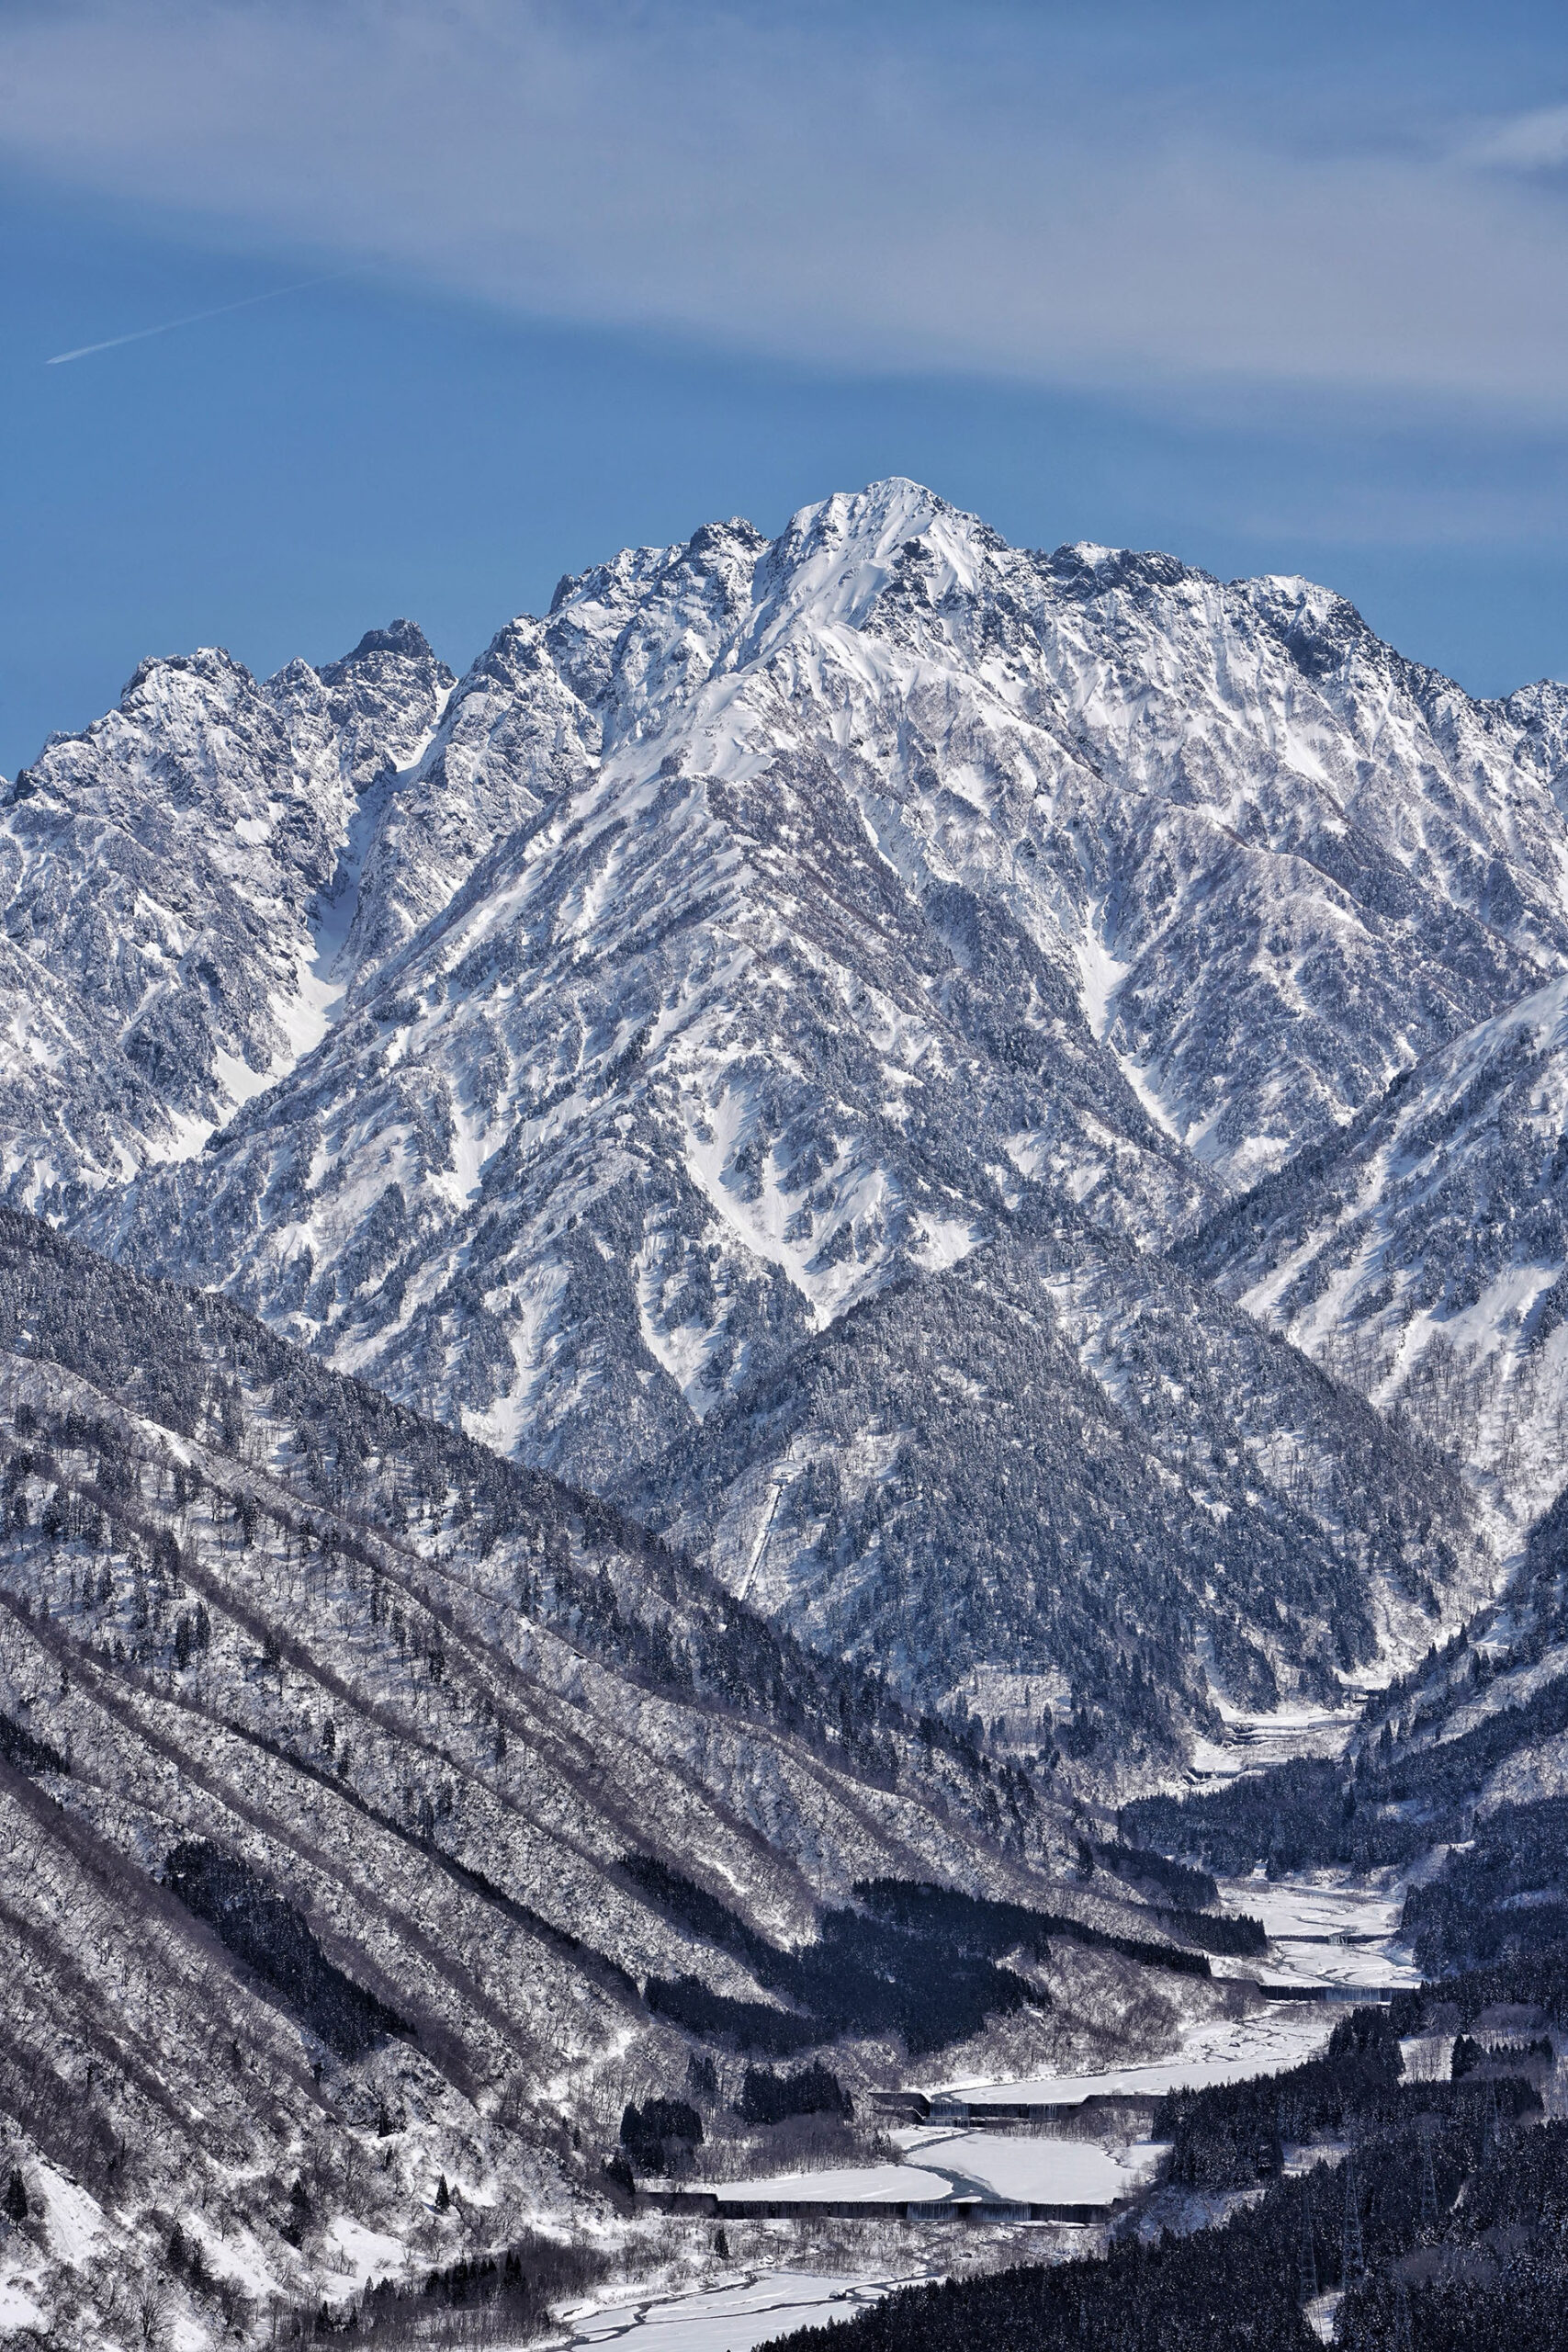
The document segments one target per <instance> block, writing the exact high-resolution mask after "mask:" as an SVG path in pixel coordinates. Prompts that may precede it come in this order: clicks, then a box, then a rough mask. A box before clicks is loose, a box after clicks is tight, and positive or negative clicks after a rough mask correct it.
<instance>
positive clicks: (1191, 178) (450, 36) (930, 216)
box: [0, 0, 1568, 406]
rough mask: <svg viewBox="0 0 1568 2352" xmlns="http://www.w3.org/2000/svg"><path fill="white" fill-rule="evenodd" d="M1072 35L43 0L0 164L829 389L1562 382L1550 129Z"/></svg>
mask: <svg viewBox="0 0 1568 2352" xmlns="http://www.w3.org/2000/svg"><path fill="white" fill-rule="evenodd" d="M1129 21H1131V22H1135V16H1134V18H1130V19H1129ZM1150 21H1151V22H1152V21H1153V19H1152V18H1151V20H1150ZM1088 23H1089V19H1088V18H1087V17H1085V16H1084V14H1083V13H1082V12H1080V11H1079V10H1077V9H1076V8H1068V7H1064V8H1063V9H1061V10H1060V11H1057V10H1054V9H1051V8H1048V7H1042V8H1035V9H1010V8H1008V7H1005V6H1000V5H998V6H985V5H982V0H975V5H974V6H972V7H965V8H964V9H963V10H953V9H946V8H942V9H931V10H926V9H922V8H920V7H919V6H915V5H910V6H908V7H906V8H902V9H900V10H898V11H897V12H892V11H888V10H885V9H883V8H881V7H874V6H866V7H863V8H861V9H858V10H857V9H856V8H853V7H850V8H847V9H845V8H840V9H838V10H834V11H829V10H828V9H826V8H824V7H820V6H817V5H815V0H801V5H797V6H795V7H794V8H793V9H790V8H783V7H778V6H773V7H769V8H766V9H764V8H762V7H761V6H749V5H744V0H729V5H721V0H680V4H679V5H674V0H641V4H640V5H633V4H632V0H626V5H615V0H577V5H574V6H562V5H557V0H504V5H502V0H458V5H455V6H446V7H444V8H443V9H441V10H439V11H436V10H434V9H431V8H429V7H428V6H424V5H414V0H327V5H323V4H322V0H311V5H310V6H303V5H300V0H267V5H266V6H254V5H249V0H206V4H205V5H202V6H195V5H187V4H186V0H136V5H134V6H132V5H130V0H74V5H71V0H67V5H56V6H51V8H50V9H49V10H48V11H47V12H39V11H34V10H28V9H23V10H22V11H21V12H20V13H15V12H14V13H13V14H11V15H10V16H9V17H7V18H6V20H5V22H4V24H3V25H0V153H8V154H9V155H10V157H11V158H12V159H13V160H14V161H17V162H21V163H23V164H29V165H31V166H33V167H34V168H37V169H40V170H43V171H46V172H48V173H50V174H51V175H54V176H56V177H58V178H60V179H62V180H65V181H67V182H69V183H71V184H72V185H73V186H77V187H95V188H97V189H100V190H103V191H106V192H108V193H112V194H114V195H115V196H118V197H122V198H126V197H129V198H136V199H141V200H143V201H145V202H148V203H151V204H155V205H158V206H160V207H165V208H167V207H173V208H176V209H178V210H179V211H181V212H182V213H184V214H185V215H186V216H187V217H188V218H189V219H191V220H197V221H201V222H204V223H206V224H208V225H209V228H210V229H211V230H212V231H213V232H215V233H223V234H227V235H234V234H238V235H241V236H243V237H249V238H252V239H256V238H261V239H288V240H290V241H293V242H295V243H300V244H303V245H307V246H309V247H311V248H313V249H314V250H316V251H318V252H321V254H322V255H323V257H325V256H327V255H329V254H330V255H332V256H333V257H334V258H336V257H339V256H341V257H342V258H343V259H344V261H345V262H350V263H374V264H377V265H378V266H390V267H392V268H394V269H396V270H400V271H403V272H406V273H410V274H412V275H413V276H414V277H418V278H419V279H421V280H423V282H425V283H428V284H433V285H435V286H439V287H441V288H446V289H449V290H451V291H454V292H457V293H458V294H461V295H464V296H468V297H478V298H480V299H482V300H486V301H490V302H494V303H497V304H502V305H504V306H507V307H509V308H511V309H513V310H516V311H524V312H527V313H529V314H532V315H535V316H548V317H553V318H558V319H569V320H574V321H581V322H604V323H611V324H616V325H625V324H640V325H646V326H651V327H656V328H660V329H665V330H673V331H676V332H680V333H683V334H694V335H698V336H701V337H705V338H708V339H710V340H713V341H716V342H719V343H722V344H724V345H728V346H731V347H736V348H744V349H750V350H753V351H764V352H772V353H778V354H782V355H786V356H789V357H791V358H795V359H799V360H802V361H804V362H807V364H811V365H817V366H821V365H829V366H835V367H847V368H869V369H895V370H918V371H925V372H941V371H964V372H976V373H988V374H993V375H998V376H1004V377H1011V378H1014V379H1021V380H1023V381H1028V382H1034V383H1053V384H1075V383H1076V384H1090V385H1118V386H1123V387H1124V386H1128V385H1134V386H1140V385H1150V386H1159V385H1180V384H1182V383H1187V384H1191V385H1197V384H1201V383H1208V384H1213V383H1214V382H1224V381H1230V380H1235V381H1245V382H1250V383H1253V384H1262V385H1265V386H1266V385H1269V384H1277V385H1281V386H1283V385H1291V386H1308V387H1310V386H1318V387H1325V388H1337V389H1346V388H1348V389H1352V390H1385V391H1386V390H1396V391H1404V390H1409V391H1415V392H1418V393H1423V394H1434V393H1435V394H1439V395H1447V396H1460V397H1464V398H1476V397H1480V398H1484V399H1491V400H1500V401H1509V402H1524V403H1529V404H1534V405H1536V406H1540V404H1543V403H1545V404H1551V403H1552V402H1555V401H1558V400H1560V399H1561V398H1562V394H1563V393H1564V392H1565V391H1568V207H1565V205H1564V201H1563V191H1562V188H1561V187H1559V186H1558V185H1557V184H1556V182H1555V181H1554V179H1553V178H1552V176H1551V174H1550V172H1545V171H1543V170H1542V169H1541V168H1540V166H1541V165H1543V164H1548V163H1550V162H1551V160H1552V158H1553V157H1554V156H1555V155H1556V153H1557V152H1558V147H1559V146H1561V145H1562V141H1563V138H1564V134H1563V132H1562V128H1561V126H1562V110H1560V109H1551V108H1548V109H1546V110H1544V111H1541V110H1539V109H1538V110H1536V111H1535V112H1534V113H1529V112H1523V113H1521V114H1520V116H1519V117H1518V119H1517V120H1516V119H1512V118H1505V119H1501V120H1499V119H1497V118H1496V117H1495V114H1494V115H1493V116H1490V117H1489V118H1488V119H1487V120H1485V121H1481V120H1479V119H1477V120H1476V121H1473V122H1470V121H1467V120H1466V119H1464V116H1463V114H1462V110H1461V111H1458V112H1455V113H1454V114H1453V115H1452V119H1446V120H1443V121H1441V122H1437V123H1434V124H1432V125H1430V126H1428V127H1427V129H1426V130H1423V129H1422V127H1421V126H1420V125H1419V124H1418V123H1417V124H1416V125H1415V127H1414V128H1413V127H1412V123H1411V120H1410V119H1409V108H1408V107H1407V106H1404V107H1402V109H1401V111H1400V112H1399V114H1398V117H1397V119H1394V118H1393V116H1390V118H1389V119H1381V118H1380V116H1379V113H1378V109H1377V107H1375V106H1372V105H1370V104H1369V103H1367V102H1366V101H1365V99H1364V97H1363V98H1362V99H1361V100H1360V101H1359V106H1358V110H1357V112H1356V116H1355V119H1354V121H1353V123H1348V124H1337V123H1336V121H1335V119H1334V111H1333V107H1332V106H1331V105H1329V104H1326V103H1325V104H1322V105H1320V106H1318V107H1316V109H1315V111H1314V110H1313V109H1312V108H1309V107H1305V106H1304V104H1303V105H1298V106H1297V107H1295V109H1294V111H1293V112H1292V109H1291V108H1289V107H1280V106H1278V105H1276V106H1275V107H1273V108H1272V109H1269V108H1268V107H1258V106H1257V105H1255V104H1251V103H1249V102H1248V95H1247V92H1246V91H1245V90H1241V91H1239V92H1235V93H1232V94H1231V95H1230V96H1229V98H1228V99H1227V96H1226V93H1225V90H1224V74H1223V72H1221V73H1219V74H1217V76H1211V80H1212V81H1213V82H1214V83H1215V85H1216V87H1217V88H1218V96H1216V95H1215V89H1214V88H1207V87H1203V86H1201V83H1200V84H1199V85H1194V83H1193V81H1192V78H1191V77H1190V76H1189V77H1186V78H1184V77H1183V76H1182V75H1181V74H1179V73H1175V72H1172V71H1169V70H1167V71H1164V72H1163V73H1162V74H1150V75H1147V76H1140V74H1139V73H1138V71H1137V58H1136V43H1135V41H1130V40H1128V39H1126V38H1124V37H1123V38H1122V39H1121V40H1120V41H1118V40H1117V39H1115V38H1112V37H1111V36H1112V33H1113V32H1114V29H1115V28H1111V31H1110V32H1107V34H1106V35H1105V37H1104V39H1103V40H1101V41H1100V46H1099V47H1098V48H1097V46H1096V40H1095V38H1094V37H1093V36H1092V33H1091V32H1089V31H1086V25H1087V24H1088ZM1167 63H1168V61H1167ZM1195 87H1196V88H1197V91H1198V95H1197V96H1194V88H1195ZM1391 104H1392V101H1391Z"/></svg>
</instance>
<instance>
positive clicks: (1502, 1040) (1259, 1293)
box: [1182, 981, 1568, 1528]
mask: <svg viewBox="0 0 1568 2352" xmlns="http://www.w3.org/2000/svg"><path fill="white" fill-rule="evenodd" d="M1565 1172H1568V983H1564V982H1562V981H1554V982H1553V983H1552V984H1551V986H1550V987H1548V988H1545V989H1540V990H1539V991H1538V992H1537V993H1536V994H1534V995H1532V996H1530V997H1528V998H1527V999H1526V1000H1525V1001H1524V1002H1523V1003H1522V1004H1519V1005H1517V1006H1516V1007H1515V1008H1514V1009H1513V1010H1511V1011H1510V1012H1506V1013H1504V1014H1502V1015H1500V1016H1499V1017H1498V1018H1497V1019H1495V1020H1493V1021H1488V1022H1483V1023H1481V1024H1480V1025H1479V1026H1478V1027H1476V1028H1475V1029H1473V1030H1472V1031H1470V1032H1469V1033H1468V1034H1467V1035H1465V1036H1463V1037H1461V1038H1460V1039H1458V1040H1457V1041H1456V1042H1455V1043H1454V1044H1453V1045H1451V1046H1446V1047H1445V1048H1443V1049H1442V1050H1441V1051H1440V1052H1438V1053H1435V1054H1433V1055H1431V1056H1429V1057H1427V1059H1426V1060H1425V1061H1423V1062H1422V1063H1420V1064H1419V1065H1418V1066H1417V1067H1416V1069H1414V1070H1413V1071H1411V1072H1410V1073H1409V1074H1408V1075H1407V1077H1406V1078H1404V1080H1401V1081H1400V1082H1399V1083H1398V1084H1396V1085H1395V1086H1394V1088H1393V1089H1392V1090H1391V1091H1390V1093H1389V1095H1388V1097H1387V1099H1386V1101H1385V1102H1384V1103H1382V1104H1381V1105H1380V1106H1378V1107H1377V1109H1376V1110H1375V1111H1374V1112H1372V1113H1370V1114H1367V1115H1365V1116H1363V1117H1362V1118H1361V1119H1360V1120H1359V1121H1358V1122H1357V1123H1356V1124H1355V1125H1353V1126H1352V1127H1351V1128H1349V1129H1348V1131H1347V1133H1346V1134H1345V1135H1344V1136H1341V1137H1338V1138H1337V1139H1336V1140H1335V1141H1334V1142H1332V1143H1330V1144H1327V1145H1325V1146H1323V1147H1320V1148H1318V1149H1317V1150H1315V1151H1309V1152H1307V1153H1305V1154H1303V1156H1302V1158H1301V1159H1299V1160H1297V1161H1294V1162H1292V1163H1291V1164H1290V1165H1289V1166H1287V1167H1286V1168H1285V1169H1283V1170H1281V1171H1280V1173H1279V1174H1278V1175H1277V1176H1275V1177H1273V1178H1271V1179H1270V1180H1269V1182H1266V1183H1264V1184H1262V1185H1260V1186H1259V1187H1258V1190H1257V1191H1256V1192H1255V1193H1251V1194H1250V1195H1248V1196H1247V1198H1246V1199H1244V1200H1242V1201H1240V1202H1238V1203H1237V1204H1235V1206H1234V1207H1233V1208H1230V1209H1228V1210H1227V1211H1226V1212H1224V1214H1223V1215H1222V1216H1219V1217H1218V1218H1216V1219H1215V1220H1214V1222H1213V1224H1212V1225H1211V1226H1210V1227H1208V1228H1207V1229H1206V1230H1205V1231H1204V1233H1203V1234H1202V1235H1201V1236H1200V1237H1199V1238H1198V1239H1197V1240H1195V1241H1194V1242H1193V1243H1192V1244H1191V1245H1190V1247H1189V1249H1187V1250H1185V1251H1184V1252H1183V1253H1182V1254H1183V1255H1184V1256H1185V1258H1186V1260H1187V1261H1188V1262H1189V1263H1190V1265H1191V1266H1193V1267H1194V1268H1195V1269H1196V1270H1198V1271H1200V1272H1202V1273H1204V1274H1206V1275H1207V1276H1209V1277H1210V1278H1211V1279H1212V1280H1213V1281H1214V1282H1216V1283H1218V1284H1219V1286H1220V1288H1221V1289H1222V1290H1223V1291H1224V1294H1225V1295H1227V1296H1228V1297H1232V1298H1235V1299H1237V1300H1238V1301H1239V1302H1240V1303H1241V1305H1242V1306H1245V1307H1246V1308H1247V1310H1248V1311H1249V1312H1250V1313H1252V1314H1253V1315H1255V1316H1257V1317H1259V1318H1260V1319H1262V1320H1264V1321H1267V1322H1269V1323H1270V1324H1271V1325H1272V1326H1273V1327H1274V1328H1275V1329H1278V1330H1280V1331H1281V1332H1284V1333H1285V1334H1287V1335H1288V1336H1289V1337H1290V1339H1291V1340H1293V1341H1294V1342H1295V1344H1296V1345H1297V1346H1298V1347H1301V1348H1303V1349H1304V1350H1305V1351H1307V1352H1308V1353H1309V1354H1310V1355H1312V1356H1314V1357H1315V1358H1316V1359H1317V1360H1319V1361H1320V1362H1321V1363H1324V1364H1325V1365H1327V1366H1330V1367H1332V1368H1333V1369H1334V1370H1335V1371H1336V1372H1337V1374H1339V1375H1340V1376H1341V1377H1343V1378H1345V1379H1348V1380H1350V1381H1352V1382H1353V1383H1354V1384H1355V1385H1357V1386H1358V1387H1359V1388H1360V1389H1362V1390H1363V1391H1364V1393H1365V1394H1367V1395H1368V1396H1370V1397H1372V1398H1373V1399H1374V1400H1375V1401H1376V1402H1378V1403H1379V1404H1380V1405H1382V1406H1385V1407H1389V1406H1398V1407H1401V1408H1404V1409H1405V1410H1406V1411H1408V1412H1409V1413H1410V1414H1412V1415H1413V1416H1414V1417H1415V1419H1416V1421H1417V1422H1419V1424H1420V1425H1421V1426H1422V1427H1423V1428H1424V1429H1425V1430H1427V1431H1428V1432H1429V1434H1430V1435H1431V1436H1432V1437H1434V1438H1435V1439H1436V1440H1437V1441H1438V1442H1439V1443H1440V1444H1442V1445H1443V1446H1445V1447H1446V1448H1448V1449H1449V1450H1450V1452H1451V1453H1452V1454H1453V1455H1454V1457H1455V1458H1456V1459H1460V1460H1463V1461H1465V1462H1467V1463H1469V1464H1472V1465H1473V1466H1475V1467H1476V1468H1477V1469H1479V1470H1481V1471H1483V1472H1486V1473H1490V1474H1492V1476H1493V1480H1494V1488H1495V1495H1496V1498H1497V1499H1498V1501H1499V1503H1500V1504H1501V1506H1502V1507H1503V1509H1504V1510H1505V1511H1506V1514H1507V1515H1508V1519H1509V1521H1511V1523H1513V1524H1514V1525H1515V1526H1517V1527H1521V1528H1522V1527H1523V1525H1525V1524H1526V1523H1528V1521H1529V1519H1530V1518H1532V1517H1533V1516H1534V1515H1535V1514H1536V1513H1537V1512H1539V1511H1540V1510H1542V1509H1544V1507H1545V1506H1546V1505H1547V1504H1548V1503H1549V1502H1550V1501H1551V1499H1552V1498H1553V1497H1554V1496H1555V1495H1556V1494H1557V1492H1558V1490H1559V1488H1560V1487H1561V1486H1562V1476H1563V1463H1564V1459H1565V1458H1568V1454H1565V1449H1568V1325H1565V1323H1564V1309H1565V1307H1568V1216H1565V1211H1564V1193H1563V1179H1564V1175H1565Z"/></svg>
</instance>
